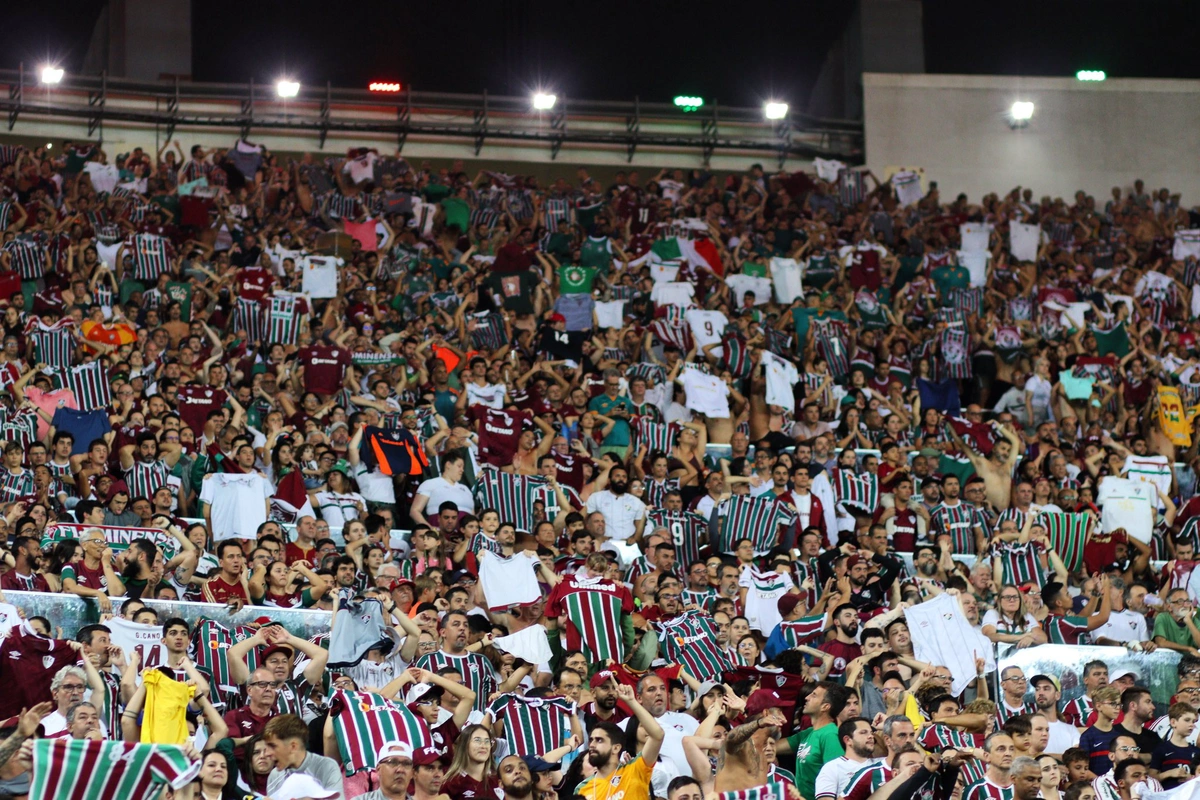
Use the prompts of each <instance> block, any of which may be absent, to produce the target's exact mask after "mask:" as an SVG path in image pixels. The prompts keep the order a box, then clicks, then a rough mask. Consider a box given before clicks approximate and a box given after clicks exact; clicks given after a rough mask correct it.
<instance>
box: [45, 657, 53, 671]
mask: <svg viewBox="0 0 1200 800" xmlns="http://www.w3.org/2000/svg"><path fill="white" fill-rule="evenodd" d="M53 666H54V656H42V668H43V669H50V668H51V667H53Z"/></svg>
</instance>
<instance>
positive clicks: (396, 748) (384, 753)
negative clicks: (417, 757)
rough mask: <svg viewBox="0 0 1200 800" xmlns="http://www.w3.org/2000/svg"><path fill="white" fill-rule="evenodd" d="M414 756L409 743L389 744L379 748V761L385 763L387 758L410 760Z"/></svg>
mask: <svg viewBox="0 0 1200 800" xmlns="http://www.w3.org/2000/svg"><path fill="white" fill-rule="evenodd" d="M412 755H413V749H412V745H411V744H409V743H408V742H388V743H387V744H385V745H384V746H383V747H381V748H379V754H378V756H377V760H379V761H383V760H384V759H385V758H409V759H411V758H412Z"/></svg>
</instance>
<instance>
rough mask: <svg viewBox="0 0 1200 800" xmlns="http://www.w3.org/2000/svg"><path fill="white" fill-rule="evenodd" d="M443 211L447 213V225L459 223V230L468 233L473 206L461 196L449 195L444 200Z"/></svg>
mask: <svg viewBox="0 0 1200 800" xmlns="http://www.w3.org/2000/svg"><path fill="white" fill-rule="evenodd" d="M442 211H444V212H445V214H446V225H447V226H450V225H457V226H458V229H459V231H461V232H463V233H466V232H467V228H468V227H469V226H470V224H471V207H470V206H469V205H467V201H466V200H463V199H462V198H461V197H447V198H446V199H445V200H443V201H442Z"/></svg>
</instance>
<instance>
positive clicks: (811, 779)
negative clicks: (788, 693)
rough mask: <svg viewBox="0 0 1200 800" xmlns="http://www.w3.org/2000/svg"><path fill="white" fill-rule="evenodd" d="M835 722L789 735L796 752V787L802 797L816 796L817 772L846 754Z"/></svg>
mask: <svg viewBox="0 0 1200 800" xmlns="http://www.w3.org/2000/svg"><path fill="white" fill-rule="evenodd" d="M837 729H838V726H837V725H836V724H835V723H832V722H831V723H829V724H828V725H822V726H821V727H820V728H808V729H807V730H803V731H800V732H799V733H794V734H792V735H791V736H789V737H788V744H790V745H791V746H792V752H793V753H795V754H796V788H797V789H799V790H800V796H801V797H816V796H817V795H816V783H817V773H818V772H820V771H821V767H822V766H824V765H825V764H826V763H828V762H830V761H833V760H834V759H835V758H841V757H842V756H844V755H845V754H846V751H845V750H843V749H842V745H841V743H839V742H838V735H837Z"/></svg>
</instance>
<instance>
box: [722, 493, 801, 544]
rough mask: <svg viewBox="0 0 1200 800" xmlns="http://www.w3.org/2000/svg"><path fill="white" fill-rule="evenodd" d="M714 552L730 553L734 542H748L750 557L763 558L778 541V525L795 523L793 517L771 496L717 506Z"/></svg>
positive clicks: (738, 499)
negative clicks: (718, 516)
mask: <svg viewBox="0 0 1200 800" xmlns="http://www.w3.org/2000/svg"><path fill="white" fill-rule="evenodd" d="M720 518H721V519H720V523H719V526H718V530H717V543H716V547H717V551H718V552H721V553H733V551H734V547H735V546H736V543H737V541H738V539H747V538H748V539H750V540H751V541H752V542H753V543H754V554H755V555H756V556H764V555H766V554H767V552H768V551H769V550H770V549H771V548H772V547H774V546H775V545H776V544H778V542H779V526H780V525H785V526H786V525H794V524H796V515H795V514H794V513H793V512H792V511H791V509H789V508H788V507H787V506H785V505H784V504H783V503H780V502H779V501H777V500H776V499H775V496H774V495H763V496H759V497H750V496H749V495H740V496H738V497H731V498H729V499H728V500H726V501H724V502H723V503H721V505H720Z"/></svg>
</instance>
